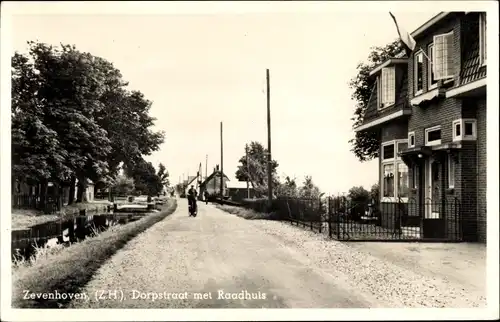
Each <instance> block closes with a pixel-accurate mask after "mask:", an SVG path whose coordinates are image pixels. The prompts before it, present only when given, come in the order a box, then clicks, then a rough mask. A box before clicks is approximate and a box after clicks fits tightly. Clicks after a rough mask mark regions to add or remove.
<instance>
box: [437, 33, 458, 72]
mask: <svg viewBox="0 0 500 322" xmlns="http://www.w3.org/2000/svg"><path fill="white" fill-rule="evenodd" d="M433 50H434V52H433V57H432V71H433V72H434V77H435V79H436V80H447V79H450V78H453V76H454V68H453V67H454V66H453V31H452V32H449V33H446V34H441V35H436V36H434V49H433Z"/></svg>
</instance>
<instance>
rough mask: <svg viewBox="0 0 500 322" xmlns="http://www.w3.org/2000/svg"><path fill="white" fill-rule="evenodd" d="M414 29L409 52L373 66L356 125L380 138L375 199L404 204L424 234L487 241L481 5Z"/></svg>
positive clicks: (410, 219)
mask: <svg viewBox="0 0 500 322" xmlns="http://www.w3.org/2000/svg"><path fill="white" fill-rule="evenodd" d="M411 36H412V37H413V38H414V39H415V42H416V47H415V50H413V52H412V53H411V55H410V57H407V56H406V55H403V54H402V55H399V57H395V58H392V59H388V60H387V61H385V62H384V63H382V64H381V65H379V66H377V67H375V68H374V69H373V70H372V71H371V72H370V77H371V78H372V80H373V82H374V84H375V87H374V90H373V92H372V96H371V98H370V100H369V103H368V106H367V110H366V112H365V115H364V120H363V124H362V125H361V126H359V127H358V128H356V129H355V131H372V132H374V133H377V134H378V137H379V138H380V142H381V145H380V154H379V162H380V163H379V165H380V166H379V169H380V171H379V172H380V191H381V193H380V196H381V199H380V204H381V205H383V204H389V203H399V204H403V205H404V204H406V220H403V222H404V223H406V225H408V226H416V227H418V228H419V229H420V230H421V231H420V233H421V236H422V237H426V236H427V237H429V236H430V237H441V238H444V239H446V238H451V237H449V236H450V234H451V231H456V232H458V234H457V235H460V237H459V239H462V240H466V241H482V242H485V241H486V13H481V12H441V13H439V14H438V15H436V16H435V17H433V18H432V19H430V20H429V21H428V22H426V23H425V24H423V25H422V26H420V27H419V28H418V29H417V30H415V31H414V32H413V33H412V34H411ZM452 208H453V209H452ZM381 209H383V207H381ZM452 216H453V218H451V217H452ZM404 223H403V225H404Z"/></svg>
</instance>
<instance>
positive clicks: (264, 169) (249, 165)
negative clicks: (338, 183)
mask: <svg viewBox="0 0 500 322" xmlns="http://www.w3.org/2000/svg"><path fill="white" fill-rule="evenodd" d="M247 146H248V149H247V151H246V152H245V154H244V155H243V156H242V157H241V158H240V160H239V165H238V169H237V170H236V179H238V180H239V181H246V180H248V181H249V182H250V184H251V186H252V188H253V189H254V190H255V192H256V194H257V195H258V196H259V195H260V196H265V195H266V194H267V189H268V166H267V164H268V161H267V160H268V159H267V157H268V150H267V149H266V148H264V146H263V145H262V144H261V143H259V142H255V141H253V142H250V144H248V145H247ZM278 166H279V164H278V162H277V161H276V160H271V171H272V172H271V177H272V180H273V192H274V194H275V195H276V196H287V197H301V198H319V197H320V194H321V192H320V190H319V188H318V187H317V186H316V185H315V184H314V182H313V181H312V177H310V176H306V177H305V179H304V182H303V183H302V185H301V186H300V187H299V186H298V184H297V182H296V179H295V178H293V179H292V178H290V177H289V176H285V178H284V180H283V181H281V180H280V178H279V176H278V174H277V169H278Z"/></svg>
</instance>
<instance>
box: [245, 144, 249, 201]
mask: <svg viewBox="0 0 500 322" xmlns="http://www.w3.org/2000/svg"><path fill="white" fill-rule="evenodd" d="M245 158H246V162H247V175H246V177H247V198H248V199H250V185H249V184H248V177H249V176H250V171H249V170H250V167H249V166H248V144H246V145H245Z"/></svg>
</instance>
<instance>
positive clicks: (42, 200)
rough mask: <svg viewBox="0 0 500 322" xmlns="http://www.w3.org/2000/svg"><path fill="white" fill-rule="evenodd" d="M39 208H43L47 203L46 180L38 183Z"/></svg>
mask: <svg viewBox="0 0 500 322" xmlns="http://www.w3.org/2000/svg"><path fill="white" fill-rule="evenodd" d="M40 186H41V187H40V190H41V191H40V210H45V207H46V204H47V187H48V182H47V181H46V180H44V181H42V183H41V184H40Z"/></svg>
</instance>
